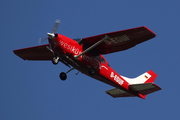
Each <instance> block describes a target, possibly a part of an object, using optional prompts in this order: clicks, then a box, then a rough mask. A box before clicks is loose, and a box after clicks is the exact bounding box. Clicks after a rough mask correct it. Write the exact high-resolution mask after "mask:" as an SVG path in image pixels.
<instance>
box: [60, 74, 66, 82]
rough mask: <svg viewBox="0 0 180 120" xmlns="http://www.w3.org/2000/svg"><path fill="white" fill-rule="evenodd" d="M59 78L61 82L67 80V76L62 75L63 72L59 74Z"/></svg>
mask: <svg viewBox="0 0 180 120" xmlns="http://www.w3.org/2000/svg"><path fill="white" fill-rule="evenodd" d="M59 77H60V79H61V80H63V81H64V80H66V79H67V75H66V73H64V72H62V73H60V75H59Z"/></svg>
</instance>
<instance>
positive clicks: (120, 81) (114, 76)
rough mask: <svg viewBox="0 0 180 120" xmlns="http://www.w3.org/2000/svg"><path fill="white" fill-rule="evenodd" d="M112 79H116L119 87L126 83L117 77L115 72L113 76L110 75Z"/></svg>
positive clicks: (112, 73)
mask: <svg viewBox="0 0 180 120" xmlns="http://www.w3.org/2000/svg"><path fill="white" fill-rule="evenodd" d="M110 77H111V78H114V80H115V81H116V82H117V83H118V84H119V85H122V84H123V83H124V81H123V80H122V79H121V78H119V77H118V76H117V75H115V74H114V72H111V75H110Z"/></svg>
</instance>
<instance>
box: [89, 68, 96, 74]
mask: <svg viewBox="0 0 180 120" xmlns="http://www.w3.org/2000/svg"><path fill="white" fill-rule="evenodd" d="M88 72H89V74H90V75H91V76H93V75H95V74H96V69H95V68H93V67H91V68H89V71H88Z"/></svg>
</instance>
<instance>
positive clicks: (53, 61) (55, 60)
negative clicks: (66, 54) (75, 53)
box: [52, 57, 59, 65]
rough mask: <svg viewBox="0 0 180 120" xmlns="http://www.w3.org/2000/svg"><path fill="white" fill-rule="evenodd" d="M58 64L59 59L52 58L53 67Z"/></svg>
mask: <svg viewBox="0 0 180 120" xmlns="http://www.w3.org/2000/svg"><path fill="white" fill-rule="evenodd" d="M58 62H59V58H58V57H53V59H52V63H53V64H54V65H57V64H58Z"/></svg>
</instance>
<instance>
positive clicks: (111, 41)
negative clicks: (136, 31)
mask: <svg viewBox="0 0 180 120" xmlns="http://www.w3.org/2000/svg"><path fill="white" fill-rule="evenodd" d="M128 40H130V39H129V36H127V35H122V36H118V37H114V38H110V39H107V40H105V41H104V42H105V43H106V44H107V45H111V44H118V43H122V42H126V41H128Z"/></svg>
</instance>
